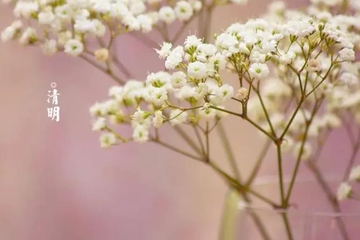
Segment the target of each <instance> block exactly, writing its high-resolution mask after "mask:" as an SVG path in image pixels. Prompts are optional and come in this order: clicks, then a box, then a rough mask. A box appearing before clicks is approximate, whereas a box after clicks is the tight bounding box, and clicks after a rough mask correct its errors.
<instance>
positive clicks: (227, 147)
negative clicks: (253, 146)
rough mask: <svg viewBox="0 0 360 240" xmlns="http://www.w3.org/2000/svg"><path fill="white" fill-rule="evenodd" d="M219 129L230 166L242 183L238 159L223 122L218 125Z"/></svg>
mask: <svg viewBox="0 0 360 240" xmlns="http://www.w3.org/2000/svg"><path fill="white" fill-rule="evenodd" d="M217 129H218V132H219V135H220V139H221V140H222V141H221V142H222V145H223V147H224V149H225V152H226V154H227V159H228V160H229V164H230V166H231V169H232V170H233V173H234V176H235V178H236V179H237V180H238V181H239V182H241V178H240V171H239V167H238V165H237V162H236V159H235V156H234V152H233V150H232V148H231V143H230V141H229V138H228V136H227V134H226V131H225V129H224V126H223V124H222V122H221V121H220V122H219V123H218V125H217Z"/></svg>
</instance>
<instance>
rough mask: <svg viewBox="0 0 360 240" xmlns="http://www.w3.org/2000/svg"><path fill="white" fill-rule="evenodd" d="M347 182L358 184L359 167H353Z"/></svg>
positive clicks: (359, 178)
mask: <svg viewBox="0 0 360 240" xmlns="http://www.w3.org/2000/svg"><path fill="white" fill-rule="evenodd" d="M349 181H358V182H360V165H358V166H356V167H353V168H352V169H351V172H350V175H349Z"/></svg>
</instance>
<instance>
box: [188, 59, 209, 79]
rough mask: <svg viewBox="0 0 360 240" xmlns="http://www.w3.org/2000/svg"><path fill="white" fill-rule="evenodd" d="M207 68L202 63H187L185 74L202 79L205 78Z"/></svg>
mask: <svg viewBox="0 0 360 240" xmlns="http://www.w3.org/2000/svg"><path fill="white" fill-rule="evenodd" d="M206 70H207V67H206V64H205V63H202V62H192V63H189V65H188V69H187V73H188V76H189V77H192V78H196V79H202V78H206V77H207V73H206Z"/></svg>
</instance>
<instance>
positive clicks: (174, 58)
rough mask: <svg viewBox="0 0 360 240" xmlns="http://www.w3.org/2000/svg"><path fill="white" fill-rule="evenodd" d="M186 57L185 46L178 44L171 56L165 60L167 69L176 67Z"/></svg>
mask: <svg viewBox="0 0 360 240" xmlns="http://www.w3.org/2000/svg"><path fill="white" fill-rule="evenodd" d="M183 57H184V48H183V47H182V46H177V47H176V48H174V49H173V50H172V51H171V52H170V54H169V56H167V58H166V61H165V67H166V69H169V70H170V69H175V68H176V67H177V66H178V65H179V64H180V63H181V62H182V61H183Z"/></svg>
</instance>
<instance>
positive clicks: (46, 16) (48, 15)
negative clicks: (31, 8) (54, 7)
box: [38, 11, 55, 25]
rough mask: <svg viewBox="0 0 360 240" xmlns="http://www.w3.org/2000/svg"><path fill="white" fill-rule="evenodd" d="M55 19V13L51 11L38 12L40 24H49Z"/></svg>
mask: <svg viewBox="0 0 360 240" xmlns="http://www.w3.org/2000/svg"><path fill="white" fill-rule="evenodd" d="M54 19H55V15H54V13H53V12H52V11H47V12H40V13H39V15H38V20H39V23H40V24H44V25H47V24H51V23H52V22H53V21H54Z"/></svg>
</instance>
